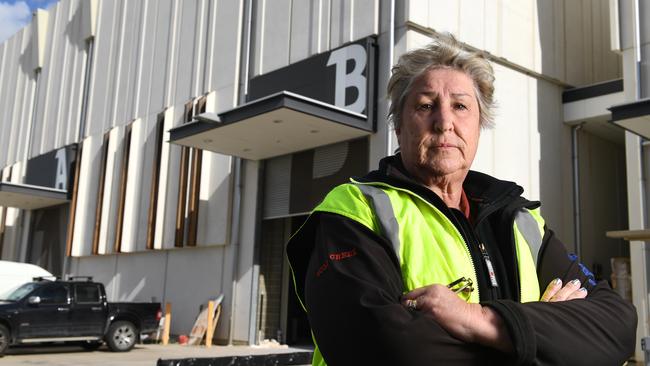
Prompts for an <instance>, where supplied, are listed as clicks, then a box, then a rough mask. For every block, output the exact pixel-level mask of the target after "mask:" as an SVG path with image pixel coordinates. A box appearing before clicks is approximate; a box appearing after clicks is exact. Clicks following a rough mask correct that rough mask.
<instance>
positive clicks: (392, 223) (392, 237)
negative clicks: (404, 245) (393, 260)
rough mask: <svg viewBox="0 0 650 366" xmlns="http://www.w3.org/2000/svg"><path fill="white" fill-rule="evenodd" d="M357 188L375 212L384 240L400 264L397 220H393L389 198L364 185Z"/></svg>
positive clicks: (383, 193)
mask: <svg viewBox="0 0 650 366" xmlns="http://www.w3.org/2000/svg"><path fill="white" fill-rule="evenodd" d="M357 187H359V189H360V190H361V192H363V195H364V196H366V199H367V200H368V203H370V204H371V205H372V208H373V211H374V212H375V215H377V220H378V221H379V226H381V232H382V234H383V236H384V238H386V239H388V241H390V244H391V245H392V247H393V250H394V251H395V255H397V261H398V262H399V263H401V262H402V261H401V258H400V246H401V243H400V240H399V224H398V223H397V218H395V213H394V212H393V205H392V204H391V203H390V198H388V195H387V194H386V192H384V191H383V190H382V189H379V188H376V187H373V186H369V185H365V184H359V185H357Z"/></svg>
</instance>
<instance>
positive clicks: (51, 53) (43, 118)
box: [30, 2, 70, 156]
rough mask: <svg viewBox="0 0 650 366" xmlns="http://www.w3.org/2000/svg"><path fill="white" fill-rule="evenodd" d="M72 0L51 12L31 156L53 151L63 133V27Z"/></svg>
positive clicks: (53, 8) (56, 6)
mask: <svg viewBox="0 0 650 366" xmlns="http://www.w3.org/2000/svg"><path fill="white" fill-rule="evenodd" d="M69 6H70V2H64V3H58V4H56V5H55V6H53V7H52V8H51V9H50V10H49V11H50V22H49V28H48V32H47V42H46V44H47V46H48V47H47V48H46V52H45V66H44V67H43V69H42V70H41V73H40V75H39V79H40V80H39V83H40V88H39V90H38V92H39V95H38V96H37V98H38V101H37V103H36V105H37V110H38V112H37V114H36V121H37V123H36V125H35V126H34V135H33V138H34V141H33V145H32V151H31V152H30V155H31V156H36V155H39V154H40V153H42V152H46V151H49V150H52V149H53V148H54V145H55V141H56V137H57V135H58V134H59V132H60V127H59V125H58V123H57V122H58V118H59V117H60V116H59V107H60V105H59V104H60V100H61V93H62V92H64V90H62V89H61V85H60V82H61V79H59V77H60V75H61V74H62V73H63V65H64V62H65V59H64V57H62V56H63V55H65V47H66V44H65V42H64V37H62V36H63V32H62V28H65V23H66V20H67V18H68V17H67V12H68V10H69Z"/></svg>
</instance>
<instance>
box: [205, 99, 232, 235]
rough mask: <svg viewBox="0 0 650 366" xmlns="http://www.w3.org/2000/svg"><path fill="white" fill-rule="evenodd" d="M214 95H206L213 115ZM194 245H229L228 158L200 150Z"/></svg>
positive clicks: (230, 174) (230, 208)
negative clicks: (196, 223) (197, 219)
mask: <svg viewBox="0 0 650 366" xmlns="http://www.w3.org/2000/svg"><path fill="white" fill-rule="evenodd" d="M216 100H217V93H216V92H213V93H210V94H208V95H207V96H206V111H207V112H215V111H216V108H217V103H216ZM202 154H203V162H202V168H201V169H202V172H201V184H200V187H201V189H200V192H199V217H198V218H199V222H198V230H197V234H198V237H197V245H198V246H207V245H225V244H228V243H229V242H230V237H231V233H230V229H231V226H232V225H231V217H232V204H233V202H232V190H233V174H232V170H231V166H232V158H231V157H230V156H226V155H221V154H216V153H212V152H209V151H203V153H202Z"/></svg>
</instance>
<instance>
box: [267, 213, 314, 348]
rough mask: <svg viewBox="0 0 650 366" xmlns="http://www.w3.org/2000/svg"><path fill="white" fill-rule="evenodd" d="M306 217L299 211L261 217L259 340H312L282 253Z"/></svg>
mask: <svg viewBox="0 0 650 366" xmlns="http://www.w3.org/2000/svg"><path fill="white" fill-rule="evenodd" d="M306 218H307V216H306V215H299V216H293V217H285V218H275V219H267V220H263V221H262V235H261V237H262V240H261V243H260V245H261V247H260V278H259V296H258V308H259V309H260V311H259V312H258V316H259V318H258V342H262V341H263V340H264V339H275V340H277V341H278V342H280V343H284V344H288V345H292V346H297V345H311V344H312V340H311V332H310V328H309V321H308V320H307V315H306V313H305V312H304V310H303V309H302V306H301V305H300V302H299V301H298V298H297V297H296V292H295V287H294V284H293V280H292V278H291V273H290V269H289V263H288V262H287V259H286V255H285V247H286V243H287V241H288V240H289V238H290V237H291V234H293V233H294V232H295V231H296V230H298V228H300V226H301V225H302V224H303V222H304V221H305V219H306Z"/></svg>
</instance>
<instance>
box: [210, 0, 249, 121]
mask: <svg viewBox="0 0 650 366" xmlns="http://www.w3.org/2000/svg"><path fill="white" fill-rule="evenodd" d="M211 4H212V7H213V11H212V12H211V14H210V16H211V17H212V18H211V19H210V21H209V23H210V25H211V27H213V28H211V29H210V28H209V30H208V46H207V54H206V70H205V77H206V80H207V82H206V88H205V91H212V90H219V89H223V88H232V87H233V85H236V84H237V78H238V75H239V59H240V54H241V42H240V41H241V37H242V18H243V13H242V12H243V1H242V0H239V1H216V0H213V1H212V2H211ZM212 29H214V30H212ZM235 95H236V93H235V94H234V95H233V96H230V97H228V100H229V101H231V103H234V100H235V99H234V98H236V97H235ZM224 97H225V96H224ZM219 99H221V97H220V98H219ZM231 106H234V104H231ZM216 110H220V109H216Z"/></svg>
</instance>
